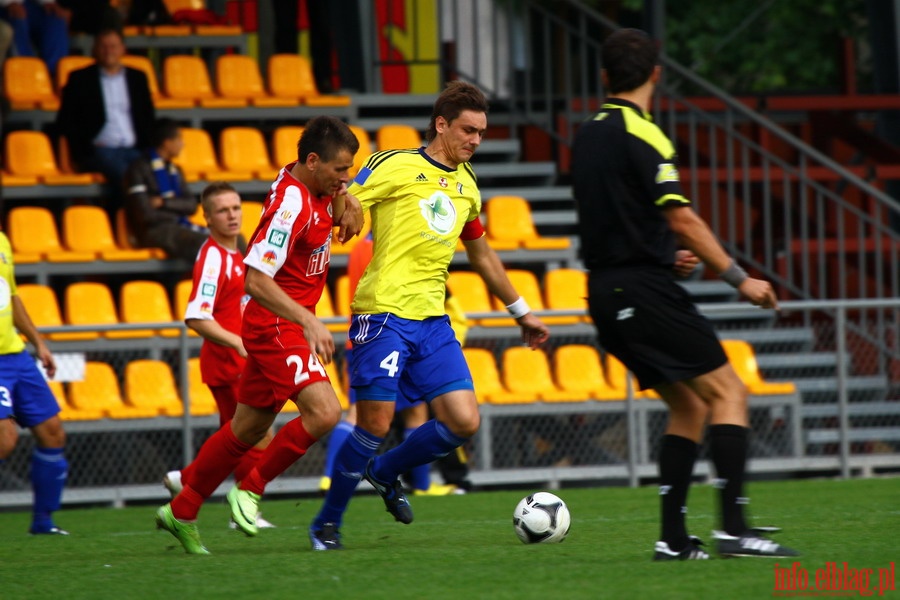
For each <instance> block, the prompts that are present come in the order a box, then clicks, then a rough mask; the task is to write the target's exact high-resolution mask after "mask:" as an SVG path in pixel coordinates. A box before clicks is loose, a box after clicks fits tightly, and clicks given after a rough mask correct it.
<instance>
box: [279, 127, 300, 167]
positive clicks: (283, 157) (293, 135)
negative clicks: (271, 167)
mask: <svg viewBox="0 0 900 600" xmlns="http://www.w3.org/2000/svg"><path fill="white" fill-rule="evenodd" d="M301 135H303V127H300V126H299V125H282V126H281V127H278V128H276V129H275V132H274V133H273V134H272V156H273V157H274V159H275V163H274V164H275V166H277V167H278V168H281V167H283V166H285V165H288V164H290V163H292V162H294V161H295V160H297V144H298V142H300V136H301Z"/></svg>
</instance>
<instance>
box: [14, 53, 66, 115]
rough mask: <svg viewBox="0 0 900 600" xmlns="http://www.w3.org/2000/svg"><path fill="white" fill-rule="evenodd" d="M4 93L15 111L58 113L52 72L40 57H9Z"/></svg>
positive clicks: (57, 99) (57, 100) (57, 101)
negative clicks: (36, 110)
mask: <svg viewBox="0 0 900 600" xmlns="http://www.w3.org/2000/svg"><path fill="white" fill-rule="evenodd" d="M3 91H4V93H5V94H6V97H7V99H8V100H9V104H10V108H11V109H12V110H35V109H38V110H52V111H57V110H59V98H58V97H57V96H56V92H54V91H53V82H52V81H51V79H50V72H49V71H48V70H47V65H46V63H44V61H43V60H41V59H40V58H36V57H33V56H10V57H9V58H7V59H6V60H5V61H4V62H3Z"/></svg>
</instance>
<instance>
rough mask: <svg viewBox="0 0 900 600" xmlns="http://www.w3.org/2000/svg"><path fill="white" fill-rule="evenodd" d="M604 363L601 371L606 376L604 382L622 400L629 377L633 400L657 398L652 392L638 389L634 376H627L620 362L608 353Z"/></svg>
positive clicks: (626, 389)
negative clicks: (617, 393)
mask: <svg viewBox="0 0 900 600" xmlns="http://www.w3.org/2000/svg"><path fill="white" fill-rule="evenodd" d="M604 363H605V364H604V369H603V371H604V373H605V375H606V382H607V383H608V384H609V386H610V387H611V388H613V389H614V390H616V391H618V392H619V393H620V394H621V396H622V397H623V398H625V397H626V396H627V395H628V377H631V385H632V387H633V389H634V397H635V398H659V394H657V393H656V392H655V391H654V390H643V391H641V390H640V389H639V388H638V382H637V379H636V378H635V377H634V375H631V374H629V373H628V369H626V368H625V365H624V364H622V361H620V360H619V359H618V358H616V357H615V356H613V355H612V354H610V353H609V352H607V353H606V357H605V360H604Z"/></svg>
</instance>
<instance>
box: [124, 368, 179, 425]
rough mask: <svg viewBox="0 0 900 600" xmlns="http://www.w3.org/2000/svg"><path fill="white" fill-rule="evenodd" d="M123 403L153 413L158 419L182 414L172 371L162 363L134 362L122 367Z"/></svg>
mask: <svg viewBox="0 0 900 600" xmlns="http://www.w3.org/2000/svg"><path fill="white" fill-rule="evenodd" d="M125 402H126V404H129V405H130V406H136V407H140V408H145V409H152V410H155V411H156V413H157V414H159V415H166V416H170V417H180V416H181V415H183V414H184V405H183V404H182V403H181V397H180V396H179V395H178V388H177V387H176V386H175V379H174V378H173V377H172V369H171V368H169V365H167V364H166V363H164V362H163V361H161V360H152V359H141V360H133V361H131V362H130V363H128V364H127V365H126V366H125Z"/></svg>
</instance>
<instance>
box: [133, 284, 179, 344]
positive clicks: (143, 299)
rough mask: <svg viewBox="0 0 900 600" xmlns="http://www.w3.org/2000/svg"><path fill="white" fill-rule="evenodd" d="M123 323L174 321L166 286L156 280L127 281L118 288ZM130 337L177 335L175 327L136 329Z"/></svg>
mask: <svg viewBox="0 0 900 600" xmlns="http://www.w3.org/2000/svg"><path fill="white" fill-rule="evenodd" d="M119 309H120V311H121V313H122V322H123V323H165V322H170V321H174V320H175V319H174V317H173V316H172V306H171V305H170V303H169V295H168V293H167V292H166V288H165V287H164V286H163V285H162V284H161V283H159V282H157V281H128V282H126V283H125V284H124V285H122V288H121V289H120V290H119ZM129 333H130V334H131V337H150V336H152V335H157V334H158V335H162V336H163V337H178V335H179V332H178V330H177V329H168V328H167V329H159V330H146V331H145V330H142V329H141V330H137V331H131V332H129Z"/></svg>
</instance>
